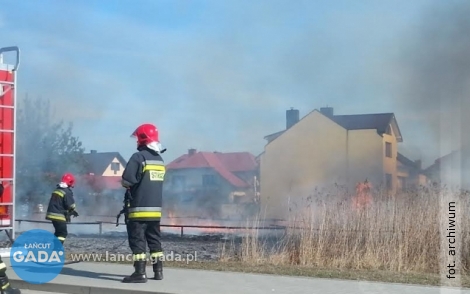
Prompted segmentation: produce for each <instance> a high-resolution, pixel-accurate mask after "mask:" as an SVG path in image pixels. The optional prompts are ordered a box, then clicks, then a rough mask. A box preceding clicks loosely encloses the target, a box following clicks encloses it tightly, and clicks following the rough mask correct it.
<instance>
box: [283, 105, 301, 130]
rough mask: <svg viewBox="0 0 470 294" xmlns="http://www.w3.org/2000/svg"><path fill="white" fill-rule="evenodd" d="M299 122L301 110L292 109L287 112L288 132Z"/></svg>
mask: <svg viewBox="0 0 470 294" xmlns="http://www.w3.org/2000/svg"><path fill="white" fill-rule="evenodd" d="M298 121H299V110H297V109H294V108H292V107H291V108H290V109H289V110H286V130H287V129H289V128H290V127H292V126H293V125H295V124H296V123H297V122H298Z"/></svg>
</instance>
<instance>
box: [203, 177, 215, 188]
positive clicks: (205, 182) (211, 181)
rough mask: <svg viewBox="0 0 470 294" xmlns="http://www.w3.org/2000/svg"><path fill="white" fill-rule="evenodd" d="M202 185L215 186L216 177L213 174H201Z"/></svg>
mask: <svg viewBox="0 0 470 294" xmlns="http://www.w3.org/2000/svg"><path fill="white" fill-rule="evenodd" d="M202 185H203V186H215V185H217V178H216V177H215V175H203V176H202Z"/></svg>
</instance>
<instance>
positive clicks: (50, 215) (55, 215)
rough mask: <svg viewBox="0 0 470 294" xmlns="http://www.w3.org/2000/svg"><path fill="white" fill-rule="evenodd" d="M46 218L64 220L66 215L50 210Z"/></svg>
mask: <svg viewBox="0 0 470 294" xmlns="http://www.w3.org/2000/svg"><path fill="white" fill-rule="evenodd" d="M46 219H48V220H63V221H65V220H66V219H65V215H63V214H61V213H54V212H48V213H47V214H46Z"/></svg>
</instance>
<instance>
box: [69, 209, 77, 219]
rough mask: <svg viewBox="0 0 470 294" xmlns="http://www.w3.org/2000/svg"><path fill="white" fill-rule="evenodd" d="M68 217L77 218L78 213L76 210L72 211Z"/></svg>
mask: <svg viewBox="0 0 470 294" xmlns="http://www.w3.org/2000/svg"><path fill="white" fill-rule="evenodd" d="M70 215H71V216H73V217H77V216H78V212H77V211H76V210H72V211H71V212H70Z"/></svg>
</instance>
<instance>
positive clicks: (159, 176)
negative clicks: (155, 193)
mask: <svg viewBox="0 0 470 294" xmlns="http://www.w3.org/2000/svg"><path fill="white" fill-rule="evenodd" d="M142 164H143V169H142V172H143V173H145V172H149V176H150V180H151V181H163V179H164V178H165V172H166V168H165V165H164V164H163V161H160V160H147V161H145V162H143V163H142Z"/></svg>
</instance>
